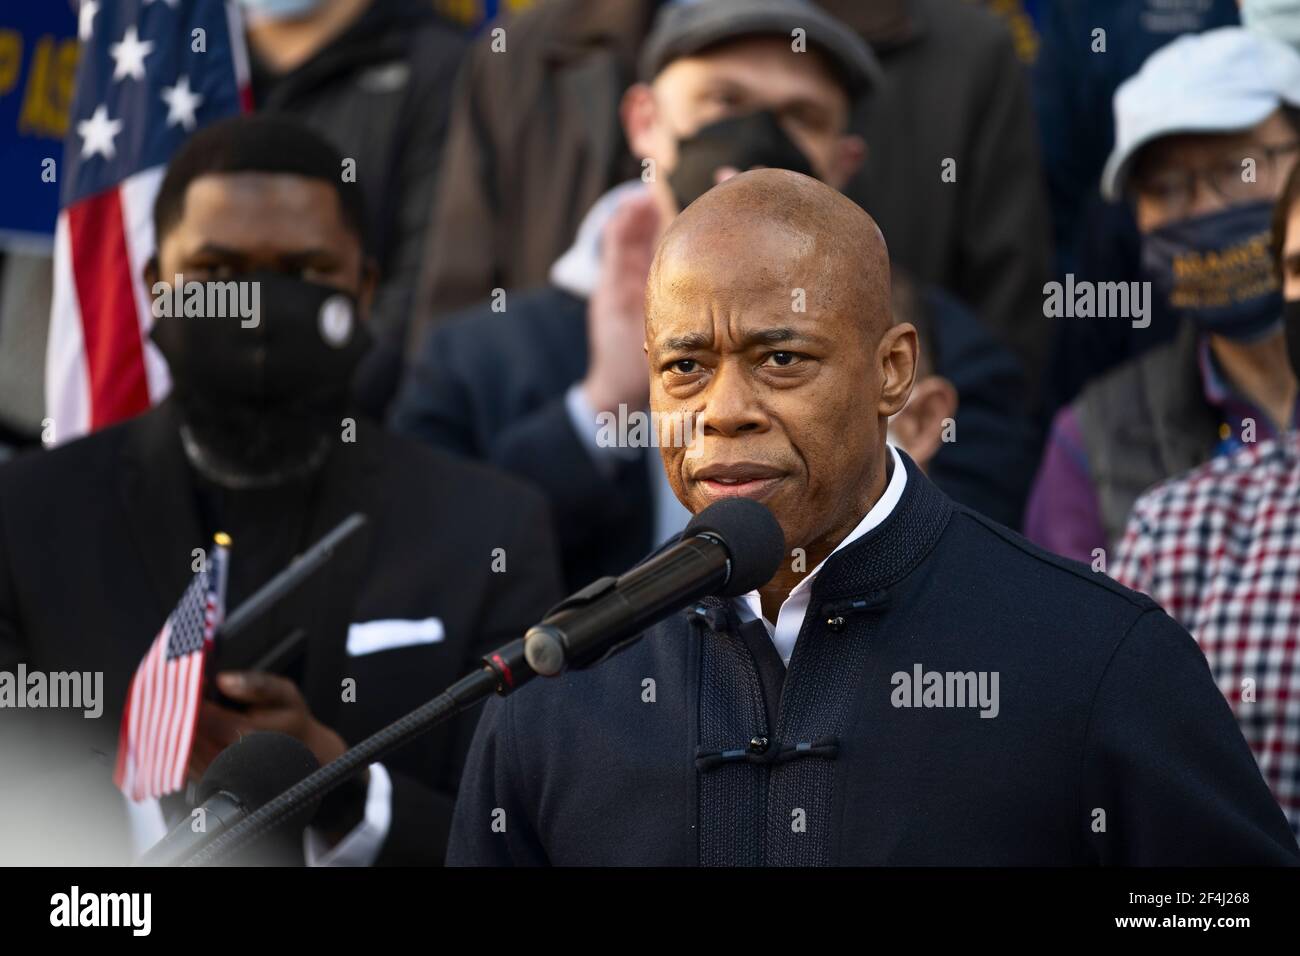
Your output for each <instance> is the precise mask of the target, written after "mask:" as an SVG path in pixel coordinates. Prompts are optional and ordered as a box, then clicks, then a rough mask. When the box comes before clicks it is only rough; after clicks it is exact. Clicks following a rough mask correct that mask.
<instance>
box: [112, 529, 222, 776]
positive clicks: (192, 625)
mask: <svg viewBox="0 0 1300 956" xmlns="http://www.w3.org/2000/svg"><path fill="white" fill-rule="evenodd" d="M229 547H230V538H229V537H228V536H227V535H225V534H218V535H217V536H216V544H215V546H214V547H213V548H212V551H211V553H210V554H209V555H208V557H207V559H206V561H205V566H204V567H202V568H201V569H200V570H199V571H198V572H197V573H196V574H195V575H194V578H193V580H191V581H190V583H189V587H187V588H186V589H185V593H184V594H182V595H181V599H180V603H178V604H177V605H176V609H175V610H174V611H172V613H171V615H170V616H169V617H168V618H167V621H166V622H165V623H164V624H163V626H162V630H161V631H159V632H158V636H157V637H156V638H155V639H154V642H153V644H152V646H150V648H149V652H148V653H147V654H145V656H144V660H142V661H141V662H140V667H139V668H138V669H137V670H136V672H135V676H134V677H133V678H131V689H130V691H128V693H127V698H126V709H125V710H124V711H123V712H122V727H121V729H120V731H119V732H118V743H117V767H116V769H115V770H114V772H113V782H114V783H115V784H117V787H118V789H119V790H121V791H122V792H123V793H124V794H126V795H127V796H128V797H130V798H131V799H132V800H135V801H140V800H147V799H149V798H150V797H161V796H164V795H166V794H169V793H175V792H176V791H177V790H180V789H181V788H182V787H183V786H184V785H185V768H186V767H187V766H188V764H189V761H190V747H191V745H192V744H193V742H194V726H195V723H196V722H197V720H198V715H199V699H200V697H201V696H202V693H203V676H204V664H205V663H206V661H207V655H208V652H209V651H210V650H211V648H212V640H213V635H214V634H215V633H216V630H217V628H218V627H219V626H220V625H221V621H222V618H223V617H224V616H225V604H226V564H227V562H228V561H229V560H230V553H229Z"/></svg>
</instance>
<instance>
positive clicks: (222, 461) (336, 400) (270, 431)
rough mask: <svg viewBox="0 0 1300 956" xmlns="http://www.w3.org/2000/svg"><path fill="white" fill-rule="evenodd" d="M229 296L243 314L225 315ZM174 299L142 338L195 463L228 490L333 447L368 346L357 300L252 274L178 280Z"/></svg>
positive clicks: (269, 480)
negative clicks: (168, 381) (164, 376)
mask: <svg viewBox="0 0 1300 956" xmlns="http://www.w3.org/2000/svg"><path fill="white" fill-rule="evenodd" d="M232 289H234V290H236V291H237V293H238V295H239V296H240V297H241V301H242V302H244V303H245V304H247V303H248V302H249V300H250V299H251V302H252V305H253V308H252V309H251V310H250V309H244V310H239V309H232V308H230V306H229V303H230V301H231V299H230V296H229V293H230V291H231V290H232ZM197 290H202V291H201V292H199V291H197ZM214 290H215V291H214ZM192 292H193V293H194V294H193V295H192V294H191V293H192ZM223 293H224V294H223ZM195 299H197V300H198V301H197V302H195V301H194V300H195ZM178 300H180V297H178V296H175V295H173V296H172V301H173V302H178V304H181V303H180V302H179V301H178ZM181 301H183V307H182V308H180V309H177V308H170V309H167V310H164V311H165V314H163V315H160V316H159V317H158V318H157V319H156V320H155V322H154V327H153V331H152V333H151V334H152V337H153V340H154V342H155V344H157V346H158V348H159V349H160V350H161V351H162V354H163V356H164V357H165V358H166V359H167V365H168V367H169V369H170V370H171V376H172V382H173V387H172V394H173V396H174V399H175V401H176V404H177V406H178V407H179V409H180V412H181V418H182V422H183V426H184V436H185V439H186V450H187V452H188V453H190V456H191V460H193V461H194V463H195V465H196V466H197V467H199V468H200V470H202V471H204V472H205V474H206V475H207V477H209V478H211V479H212V480H214V481H217V482H218V483H220V484H224V485H227V486H229V487H248V486H252V485H268V484H277V483H280V482H282V481H285V480H289V479H291V478H294V477H298V476H301V475H303V474H306V473H308V472H310V471H311V470H313V469H314V468H315V467H317V466H318V465H319V464H320V463H321V462H322V461H323V460H324V457H325V454H326V453H327V452H328V449H329V447H330V442H331V441H336V440H338V436H339V434H340V427H341V419H342V418H343V415H344V413H345V411H346V408H347V405H348V399H349V389H350V384H351V379H352V374H353V372H354V371H355V370H356V367H357V364H358V363H359V362H360V360H361V358H362V356H363V355H364V354H365V353H366V351H367V349H368V348H369V346H370V335H369V332H368V330H367V329H366V328H365V326H364V324H363V323H362V322H361V321H360V317H359V315H358V314H357V305H356V300H355V298H354V297H353V296H351V295H349V294H347V293H345V292H342V291H340V290H339V289H337V288H335V287H333V286H327V285H320V284H317V283H313V282H306V281H303V280H301V279H296V278H293V277H290V276H286V275H283V274H281V273H276V272H260V273H249V274H247V275H243V276H240V277H239V278H238V279H237V280H235V281H231V282H208V283H202V284H200V283H186V284H185V294H184V297H183V300H181ZM249 311H251V312H253V313H254V315H253V317H252V318H251V319H250V318H248V317H247V313H248V312H249Z"/></svg>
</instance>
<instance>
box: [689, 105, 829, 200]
mask: <svg viewBox="0 0 1300 956" xmlns="http://www.w3.org/2000/svg"><path fill="white" fill-rule="evenodd" d="M724 166H734V167H735V168H736V169H738V170H740V171H741V172H744V171H745V170H747V169H750V168H752V167H754V166H768V167H771V168H773V169H789V170H792V171H794V172H796V173H803V174H804V175H805V176H812V175H814V173H813V170H812V163H811V162H809V160H808V157H807V156H806V155H805V154H804V152H803V150H801V149H800V148H799V147H798V146H796V145H795V143H794V140H792V139H790V137H789V136H788V135H786V132H785V130H784V129H782V128H781V124H780V122H779V121H778V120H777V118H776V115H775V114H774V113H772V112H771V111H770V110H760V111H758V112H756V113H748V114H746V115H744V116H729V117H727V118H726V119H722V120H718V121H717V122H716V123H711V124H710V125H708V126H705V127H703V128H702V129H700V130H698V131H697V132H696V133H695V135H694V136H691V137H689V138H687V139H683V140H681V141H680V142H678V144H677V166H676V168H675V169H674V170H673V171H672V172H671V173H670V174H669V175H668V185H669V186H670V187H671V188H672V191H673V195H674V196H675V197H676V198H677V208H678V209H679V210H680V209H685V208H686V207H687V206H689V205H690V204H691V203H693V202H694V201H695V200H697V199H699V198H700V196H702V195H704V194H705V193H706V192H708V191H709V190H710V189H712V188H713V186H714V185H715V184H714V181H713V177H714V174H715V173H716V172H717V171H718V170H719V169H720V168H722V167H724Z"/></svg>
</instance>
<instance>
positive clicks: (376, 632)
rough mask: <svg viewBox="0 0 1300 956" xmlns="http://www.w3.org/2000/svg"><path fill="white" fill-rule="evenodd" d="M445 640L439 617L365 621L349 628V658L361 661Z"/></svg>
mask: <svg viewBox="0 0 1300 956" xmlns="http://www.w3.org/2000/svg"><path fill="white" fill-rule="evenodd" d="M445 636H446V632H445V631H444V630H443V628H442V618H437V617H426V618H425V619H424V620H422V621H402V620H390V621H366V622H364V623H362V624H353V625H351V626H349V627H348V656H349V657H361V656H362V655H363V654H374V653H375V652H376V651H391V650H393V649H394V648H397V647H414V646H415V645H417V644H437V643H438V642H440V641H441V640H442V639H443V637H445Z"/></svg>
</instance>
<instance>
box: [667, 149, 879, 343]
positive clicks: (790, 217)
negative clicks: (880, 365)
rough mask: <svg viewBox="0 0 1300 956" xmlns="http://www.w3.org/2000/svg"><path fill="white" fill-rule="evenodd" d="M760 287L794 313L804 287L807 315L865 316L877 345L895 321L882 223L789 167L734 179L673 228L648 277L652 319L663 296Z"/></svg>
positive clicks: (864, 325) (697, 204) (712, 192)
mask: <svg viewBox="0 0 1300 956" xmlns="http://www.w3.org/2000/svg"><path fill="white" fill-rule="evenodd" d="M793 279H797V280H798V283H797V284H792V281H791V280H793ZM665 283H666V284H667V289H665ZM710 286H712V288H711V289H710V288H709V287H710ZM761 286H766V287H768V288H769V289H770V291H771V292H772V293H773V294H775V295H779V296H780V297H781V299H782V301H783V303H784V304H785V305H786V306H787V307H789V306H790V305H791V303H792V302H794V301H795V300H796V299H797V298H799V293H797V292H796V291H795V290H796V289H801V290H802V298H803V300H804V301H803V303H802V305H803V307H804V308H806V309H808V310H809V311H812V310H814V309H815V311H816V312H817V313H821V314H841V315H844V316H852V317H853V318H856V319H858V320H859V321H860V323H861V324H862V329H863V330H864V331H865V332H866V333H867V336H868V337H867V339H866V341H867V342H868V343H871V344H874V343H875V342H877V341H879V339H880V336H881V335H882V334H883V333H884V331H885V330H886V329H887V328H889V326H890V325H891V324H892V319H891V313H890V289H889V250H888V248H887V247H886V246H885V239H884V236H882V235H881V234H880V228H879V227H878V226H877V225H876V222H875V220H874V219H872V218H871V217H870V216H869V215H867V213H866V212H865V211H864V210H863V209H862V207H860V206H859V205H858V204H857V203H855V202H853V201H852V200H851V199H849V198H848V197H846V196H844V195H843V194H842V193H840V192H837V191H836V190H834V189H832V188H831V187H829V186H827V185H826V184H825V183H822V182H819V181H818V180H816V179H812V178H810V177H808V176H804V175H801V174H799V173H794V172H790V171H789V170H785V169H755V170H751V171H749V172H745V173H740V174H739V175H736V176H733V177H732V178H731V179H728V180H727V181H726V182H724V183H722V184H720V185H718V186H715V187H714V188H713V189H710V190H709V191H708V192H707V193H705V194H704V195H703V196H701V197H700V198H699V199H697V200H696V201H695V202H693V203H691V205H690V206H688V207H687V208H686V210H685V211H684V212H682V214H681V215H680V216H678V217H677V218H676V219H675V220H674V221H673V223H672V225H671V226H670V227H669V228H668V231H667V232H666V233H665V234H664V237H663V239H662V241H661V242H660V244H659V249H658V252H657V253H656V255H655V259H654V263H653V265H652V267H651V270H650V280H649V282H648V283H647V285H646V316H647V319H648V321H650V322H653V317H654V315H655V311H656V310H655V299H656V296H658V295H660V294H661V293H662V292H664V291H668V290H671V294H673V295H675V296H689V295H692V294H708V293H709V292H711V291H712V292H717V291H718V290H719V289H733V290H740V289H745V290H749V291H756V290H757V289H758V288H759V287H761Z"/></svg>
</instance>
